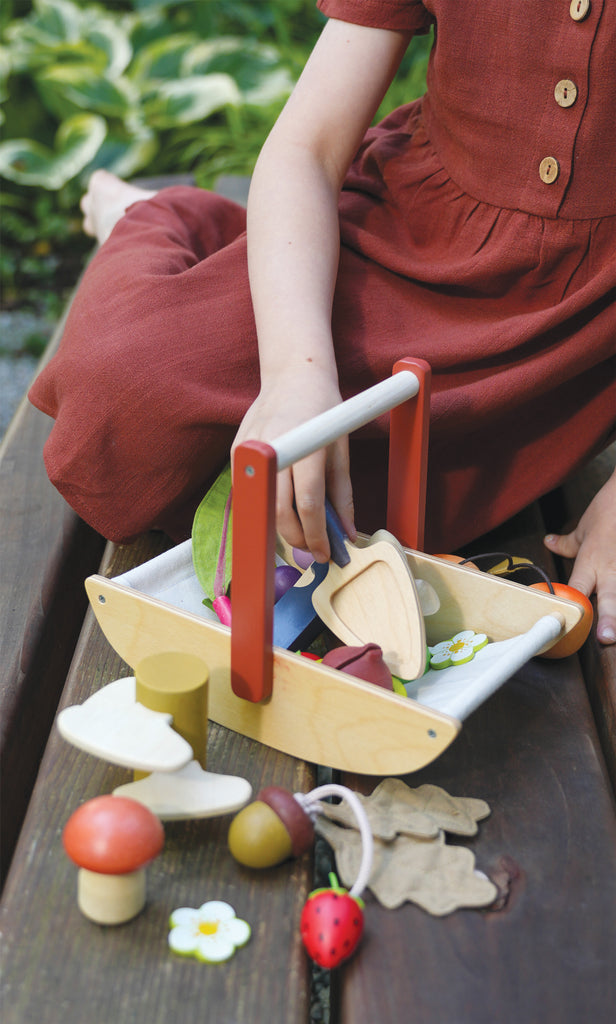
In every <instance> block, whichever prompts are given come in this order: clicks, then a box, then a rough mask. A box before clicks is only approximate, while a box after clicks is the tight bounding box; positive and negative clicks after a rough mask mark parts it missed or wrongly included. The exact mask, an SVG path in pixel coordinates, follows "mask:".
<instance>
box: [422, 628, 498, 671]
mask: <svg viewBox="0 0 616 1024" xmlns="http://www.w3.org/2000/svg"><path fill="white" fill-rule="evenodd" d="M487 642H488V638H487V636H486V635H485V633H475V631H474V630H472V629H463V630H462V631H461V632H460V633H456V635H455V636H453V637H452V638H451V640H443V641H442V642H441V643H440V644H435V645H434V647H429V648H428V650H429V651H430V668H434V669H439V668H449V666H450V665H464V664H465V663H466V662H467V661H472V659H473V658H474V657H475V654H476V653H477V651H480V650H481V648H482V647H485V646H486V644H487Z"/></svg>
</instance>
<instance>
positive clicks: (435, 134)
mask: <svg viewBox="0 0 616 1024" xmlns="http://www.w3.org/2000/svg"><path fill="white" fill-rule="evenodd" d="M319 7H320V8H321V9H322V11H323V12H324V13H325V14H326V15H327V16H328V17H329V19H330V20H329V21H328V22H327V23H326V25H325V28H324V30H323V33H322V35H321V36H320V38H319V40H318V42H317V44H316V47H315V49H314V51H313V54H312V56H311V57H310V59H309V61H308V63H307V66H306V68H305V70H304V72H303V75H302V77H301V79H300V81H299V83H298V85H297V87H296V89H295V91H294V93H293V95H292V96H291V98H290V99H289V102H288V103H287V105H286V107H285V110H284V111H283V113H282V115H281V116H280V118H279V120H278V122H277V124H276V125H275V127H274V129H273V131H272V132H271V135H270V137H269V138H268V140H267V142H266V144H265V146H264V148H263V151H262V153H261V155H260V157H259V160H258V162H257V166H256V168H255V171H254V176H253V179H252V184H251V189H250V197H249V202H248V211H247V235H246V234H245V231H244V229H245V226H246V224H245V219H244V212H243V211H242V210H241V209H240V208H239V207H237V206H236V205H234V204H232V203H229V202H228V201H227V200H224V199H222V198H221V197H217V196H213V195H211V194H210V193H207V192H204V191H201V190H197V189H190V188H184V187H181V188H180V187H178V188H171V189H167V190H163V191H161V192H160V193H157V194H154V193H149V192H144V191H142V190H136V189H135V188H134V186H130V185H126V184H125V183H122V182H120V181H118V179H116V178H113V177H112V176H110V175H108V174H106V173H105V172H99V173H98V174H96V175H94V176H93V178H92V181H91V186H90V190H89V192H88V195H87V196H86V197H85V198H84V201H83V209H84V212H85V217H86V219H85V227H86V230H88V231H90V232H91V233H92V234H94V235H96V237H97V238H98V239H99V241H103V242H104V244H103V246H102V248H101V249H100V251H99V253H98V254H97V255H96V257H95V258H94V260H93V261H92V263H91V265H90V267H89V269H88V271H87V273H86V275H85V277H84V280H83V282H82V285H81V287H80V290H79V292H78V294H77V296H76V299H75V301H74V304H73V308H72V311H71V314H70V317H69V320H68V323H67V327H66V331H65V336H64V338H63V341H62V345H61V348H60V351H59V353H58V354H57V355H56V357H55V358H54V359H53V360H52V361H51V362H50V363H49V365H48V366H47V368H46V369H45V370H44V371H43V372H42V374H41V375H40V376H39V378H38V380H37V381H36V382H35V384H34V385H33V387H32V390H31V395H30V397H31V399H32V401H33V402H34V404H35V405H37V406H38V407H39V408H41V409H42V410H43V411H45V412H46V413H48V414H49V415H51V416H53V417H55V419H56V423H55V426H54V428H53V430H52V433H51V436H50V440H49V442H48V444H47V447H46V453H45V454H46V464H47V468H48V471H49V474H50V477H51V479H52V480H53V481H54V483H55V484H56V486H57V487H58V488H59V489H60V490H61V491H62V493H63V494H64V495H65V497H66V498H67V500H68V501H69V502H70V503H71V504H72V505H73V506H74V508H75V509H76V510H77V511H78V512H79V513H80V514H81V515H82V516H83V518H84V519H86V520H87V521H89V522H90V523H91V524H92V525H93V526H95V527H96V528H97V529H98V530H99V531H100V532H101V533H103V534H105V535H106V536H107V537H110V538H112V539H127V538H130V537H131V536H135V535H137V534H138V533H140V532H142V531H143V530H145V529H148V528H160V529H164V530H166V531H167V532H168V533H169V534H170V535H171V536H172V537H173V538H174V539H176V540H179V539H181V538H182V537H184V536H186V535H187V534H188V532H189V530H190V525H191V520H192V515H193V513H194V510H195V508H196V506H197V504H198V502H199V501H200V499H201V497H202V496H203V494H204V493H205V491H206V489H207V486H208V484H209V482H210V481H211V479H212V477H213V476H214V475H215V474H216V472H218V471H219V470H220V468H221V467H222V465H223V463H224V462H225V461H226V459H227V458H228V455H229V450H230V448H231V446H232V443H233V441H234V439H235V442H236V443H237V441H238V440H245V439H247V438H260V439H262V440H272V439H274V438H275V437H277V436H278V435H280V434H282V433H283V432H285V431H287V430H289V429H290V428H291V427H293V426H295V425H297V424H298V423H301V422H303V421H305V420H306V419H308V418H310V417H312V416H314V415H316V414H317V413H319V412H321V411H323V410H324V409H326V408H329V407H331V406H332V405H334V404H336V403H338V402H339V401H340V400H341V398H346V397H348V396H349V395H351V394H353V393H356V392H357V391H359V390H362V389H364V388H366V387H368V386H370V385H371V384H373V383H375V382H376V381H377V380H379V379H382V378H384V377H385V376H387V375H388V374H389V373H390V372H391V367H392V366H393V363H394V362H395V360H396V359H397V358H399V357H400V356H404V355H413V356H419V357H422V358H425V359H426V360H427V361H428V362H429V363H430V364H431V366H432V370H433V396H432V403H431V440H430V459H429V483H428V502H427V537H426V546H427V548H428V550H433V551H445V550H453V549H455V548H457V547H460V546H461V545H466V544H468V542H469V541H471V540H472V539H473V538H474V537H477V536H479V535H481V534H482V533H484V532H486V531H487V530H489V529H491V528H492V527H494V526H496V525H497V524H498V523H500V522H503V521H504V520H505V519H506V518H508V517H509V516H511V515H512V514H513V513H515V512H516V511H518V510H519V509H520V508H522V507H523V506H524V505H526V504H528V503H529V502H530V501H532V500H534V499H535V498H536V497H538V496H539V495H541V494H543V493H545V492H547V491H549V490H550V489H552V488H553V487H555V486H557V485H558V484H559V483H561V482H562V481H563V480H564V479H565V478H566V476H567V475H569V474H570V473H571V472H572V471H573V470H574V469H575V468H576V467H578V466H579V465H581V464H582V463H583V462H584V461H585V460H587V459H588V458H589V457H590V456H592V455H593V454H594V453H595V452H597V451H598V450H600V449H601V448H602V447H604V446H605V445H606V444H607V443H608V441H609V439H610V434H611V432H612V431H613V428H614V410H615V408H616V381H615V373H614V353H615V339H616V304H615V301H614V300H615V298H616V194H615V191H614V186H613V181H614V174H615V173H616V145H615V133H614V131H613V127H614V126H613V105H612V102H611V96H612V91H613V87H614V85H615V84H616V83H615V78H616V74H615V70H614V53H615V52H616V12H615V10H614V7H613V5H610V4H608V3H607V0H592V4H589V0H573V2H572V3H571V6H569V3H568V0H558V2H556V0H550V3H548V4H546V3H545V2H544V3H538V2H532V0H531V2H528V3H526V4H525V5H524V6H523V8H520V7H519V6H518V7H516V6H512V5H511V4H509V3H505V2H504V0H492V2H491V3H489V4H486V3H485V2H483V0H465V2H463V3H461V2H460V0H425V3H421V2H420V0H319ZM431 25H434V26H435V46H434V48H433V51H432V55H431V59H430V67H429V72H428V91H427V95H426V96H425V97H424V98H423V100H420V101H417V102H414V103H411V104H409V105H407V106H404V107H402V108H401V109H399V110H397V111H396V112H395V113H394V114H392V115H391V116H390V117H388V118H387V119H386V120H385V121H384V122H383V123H381V124H380V125H378V126H377V127H375V128H373V129H370V130H368V129H369V125H370V124H371V122H372V119H373V117H374V114H375V112H376V110H377V108H378V106H379V104H380V102H381V100H382V98H383V95H384V94H385V92H386V90H387V88H388V86H389V84H390V82H391V79H392V77H393V75H394V74H395V72H396V69H397V67H398V65H399V62H400V60H401V58H402V56H403V54H404V51H405V49H406V47H407V45H408V42H409V40H410V39H411V37H412V36H413V34H415V33H417V32H425V31H427V30H428V29H429V28H430V26H431ZM341 189H342V191H341ZM125 211H126V212H125ZM257 338H258V347H257ZM238 427H239V430H238ZM385 433H386V424H385V425H384V424H383V423H381V422H379V423H378V424H376V425H375V426H373V427H372V428H366V429H364V430H363V431H360V432H358V434H357V435H356V436H354V438H353V440H352V442H351V445H352V447H351V451H352V456H353V457H352V460H351V466H352V473H353V488H352V486H351V477H350V470H349V446H348V443H347V442H346V441H340V442H338V443H337V444H335V445H332V446H331V448H330V449H328V450H327V452H322V453H318V454H316V455H313V456H311V457H310V458H308V459H305V460H304V461H303V462H301V463H299V464H298V465H296V466H295V467H293V469H292V470H288V471H286V472H285V473H284V474H280V479H279V482H278V528H279V530H280V531H281V533H283V535H284V536H285V537H286V538H287V540H288V541H289V542H290V543H292V544H295V545H297V546H305V547H307V548H309V549H310V550H311V551H312V552H313V554H314V556H315V557H317V558H318V559H320V560H324V559H326V558H327V556H328V553H329V548H328V544H327V538H326V535H325V529H324V511H323V498H324V494H325V491H326V490H327V492H328V494H329V496H330V498H331V500H332V502H333V504H334V505H335V507H336V508H337V510H338V512H339V514H340V516H341V518H342V520H343V523H344V524H345V526H346V528H347V530H348V532H349V534H350V536H352V537H353V536H354V530H355V525H354V511H353V495H354V496H355V506H356V508H357V517H358V523H359V525H360V526H361V527H362V528H363V529H366V528H370V529H371V528H375V527H378V526H382V525H383V522H384V519H383V516H384V511H383V508H382V505H381V507H379V506H378V499H379V498H380V497H382V496H383V495H384V492H385V477H386V465H385V462H386V456H385V452H386V446H385V436H384V435H385ZM615 508H616V481H614V480H611V481H610V482H609V483H608V484H606V485H605V487H604V488H603V489H602V490H601V491H600V492H599V494H598V495H597V497H596V498H595V500H594V501H593V502H592V504H591V505H590V506H589V509H588V510H587V512H586V514H585V516H584V517H583V519H582V520H581V522H580V524H579V526H578V528H577V530H576V531H575V533H573V534H571V535H569V536H568V537H563V538H553V539H552V540H551V541H549V546H550V548H551V550H553V551H558V552H560V553H562V554H567V555H569V556H571V557H574V556H577V557H576V562H575V568H574V571H573V575H572V578H571V583H572V585H574V586H577V587H579V588H580V589H581V590H583V591H584V592H586V593H590V592H592V591H593V590H596V591H597V593H598V599H599V609H600V617H599V623H598V635H599V638H600V639H601V640H603V641H604V642H613V641H614V640H615V639H616V515H615V514H614V510H615Z"/></svg>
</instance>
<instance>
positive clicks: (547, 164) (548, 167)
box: [539, 156, 560, 185]
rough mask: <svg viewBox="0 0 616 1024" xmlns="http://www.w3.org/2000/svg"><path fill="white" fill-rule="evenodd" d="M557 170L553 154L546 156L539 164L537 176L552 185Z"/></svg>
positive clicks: (556, 162) (558, 170) (558, 169)
mask: <svg viewBox="0 0 616 1024" xmlns="http://www.w3.org/2000/svg"><path fill="white" fill-rule="evenodd" d="M559 172H560V167H559V166H558V160H555V159H554V157H553V156H546V157H545V158H544V159H543V160H542V161H541V163H540V164H539V177H540V178H541V180H542V181H544V182H545V184H546V185H552V184H553V183H554V182H555V181H556V179H557V177H558V175H559Z"/></svg>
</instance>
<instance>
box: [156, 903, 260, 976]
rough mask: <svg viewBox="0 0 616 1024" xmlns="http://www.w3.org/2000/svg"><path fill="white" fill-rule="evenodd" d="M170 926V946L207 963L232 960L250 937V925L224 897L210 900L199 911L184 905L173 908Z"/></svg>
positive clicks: (176, 951) (176, 950) (181, 954)
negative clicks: (240, 917)
mask: <svg viewBox="0 0 616 1024" xmlns="http://www.w3.org/2000/svg"><path fill="white" fill-rule="evenodd" d="M169 925H170V927H171V931H170V932H169V948H170V949H171V950H173V952H174V953H178V954H179V955H180V956H194V957H196V959H197V960H202V961H203V962H204V963H207V964H216V963H222V961H223V960H229V958H230V957H232V956H233V954H234V953H235V950H236V949H238V948H239V947H240V946H244V945H245V944H246V943H247V942H248V940H249V938H250V925H249V924H248V923H247V922H246V921H241V920H240V919H239V918H238V917H236V916H235V911H234V909H233V907H231V906H229V904H228V903H223V902H222V900H210V902H209V903H204V904H203V905H202V906H200V907H199V908H198V909H197V910H194V909H193V908H192V907H180V908H179V910H174V911H173V913H172V915H171V917H170V919H169Z"/></svg>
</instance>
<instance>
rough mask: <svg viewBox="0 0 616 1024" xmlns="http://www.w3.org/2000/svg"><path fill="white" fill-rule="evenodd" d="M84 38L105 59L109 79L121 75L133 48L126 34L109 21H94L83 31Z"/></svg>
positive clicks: (104, 19) (118, 26) (129, 59)
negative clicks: (100, 52)
mask: <svg viewBox="0 0 616 1024" xmlns="http://www.w3.org/2000/svg"><path fill="white" fill-rule="evenodd" d="M83 32H84V38H85V39H86V40H87V42H89V43H91V44H92V45H93V46H95V47H96V48H97V49H98V50H101V51H102V52H103V53H104V54H105V55H106V58H107V64H106V72H107V75H108V77H109V78H112V79H113V78H115V77H116V76H117V75H121V74H122V73H123V72H124V71H126V68H127V67H128V65H129V64H130V61H131V58H132V55H133V48H132V46H131V43H130V40H129V38H128V36H127V34H126V32H125V31H124V30H123V29H122V28H121V27H120V25H118V24H117V22H114V21H111V20H110V19H106V18H101V19H100V20H95V21H94V24H91V25H90V27H88V26H87V25H85V26H84V29H83Z"/></svg>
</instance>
